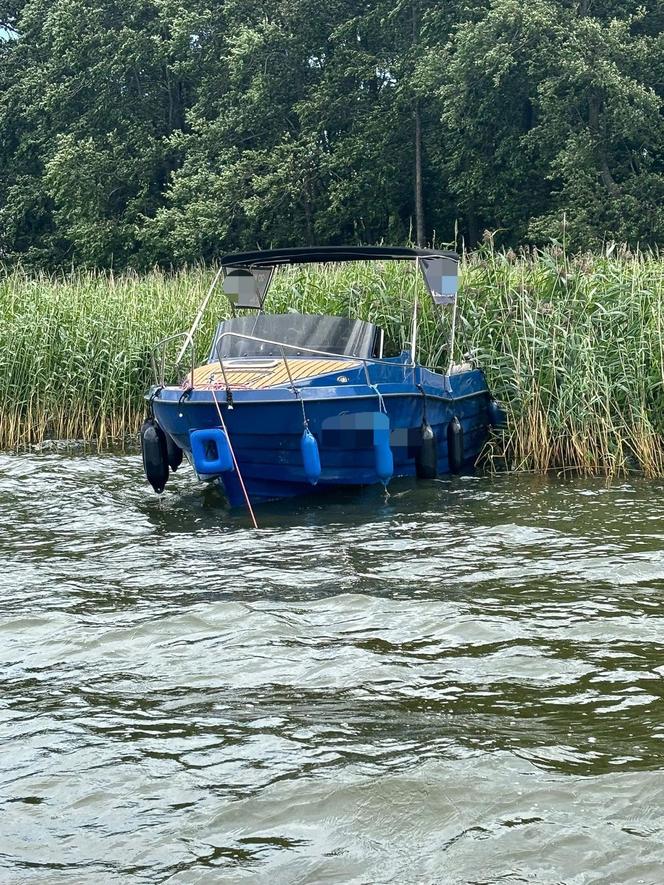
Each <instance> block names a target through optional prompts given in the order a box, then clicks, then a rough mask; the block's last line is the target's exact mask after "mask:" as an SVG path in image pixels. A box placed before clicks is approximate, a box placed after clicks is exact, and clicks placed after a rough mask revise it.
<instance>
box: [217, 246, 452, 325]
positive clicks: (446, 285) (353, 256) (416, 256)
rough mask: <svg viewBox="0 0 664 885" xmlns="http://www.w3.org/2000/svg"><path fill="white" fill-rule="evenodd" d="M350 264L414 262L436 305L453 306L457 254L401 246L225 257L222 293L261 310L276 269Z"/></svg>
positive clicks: (304, 249) (308, 249)
mask: <svg viewBox="0 0 664 885" xmlns="http://www.w3.org/2000/svg"><path fill="white" fill-rule="evenodd" d="M349 261H414V262H415V263H416V264H417V265H418V266H419V267H420V270H421V271H422V275H423V277H424V282H425V283H426V287H427V289H428V290H429V292H430V294H431V297H432V298H433V300H434V301H435V302H436V304H452V303H453V302H454V298H455V296H456V291H457V267H458V263H459V256H458V255H457V253H456V252H447V251H437V250H433V249H409V248H406V247H403V246H307V247H299V248H295V249H265V250H263V251H260V252H239V253H237V254H235V255H224V257H223V258H222V259H221V269H222V271H223V274H224V292H225V293H226V294H227V295H228V297H229V298H230V300H231V302H232V303H233V305H234V306H235V307H241V308H250V309H251V308H253V309H254V310H262V308H263V304H264V302H265V299H266V297H267V293H268V290H269V288H270V283H271V281H272V275H273V273H274V271H275V269H276V268H277V267H283V266H287V265H294V264H322V263H325V262H333V263H345V262H349Z"/></svg>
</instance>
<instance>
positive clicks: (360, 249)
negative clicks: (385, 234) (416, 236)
mask: <svg viewBox="0 0 664 885" xmlns="http://www.w3.org/2000/svg"><path fill="white" fill-rule="evenodd" d="M416 258H451V259H452V260H453V261H458V260H459V256H458V255H457V253H456V252H447V251H444V250H438V249H436V250H433V249H409V248H407V247H405V246H300V247H297V248H293V249H263V250H261V251H260V252H238V253H236V254H235V255H224V257H223V258H222V259H221V265H222V267H229V268H230V267H244V268H252V267H278V266H279V265H282V264H314V263H318V262H321V263H322V262H325V261H333V262H346V261H381V260H382V261H414V260H415V259H416Z"/></svg>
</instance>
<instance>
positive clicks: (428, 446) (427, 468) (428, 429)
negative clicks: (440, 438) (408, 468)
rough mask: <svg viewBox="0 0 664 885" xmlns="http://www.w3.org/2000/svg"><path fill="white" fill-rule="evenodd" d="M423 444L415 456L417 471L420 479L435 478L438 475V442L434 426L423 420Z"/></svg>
mask: <svg viewBox="0 0 664 885" xmlns="http://www.w3.org/2000/svg"><path fill="white" fill-rule="evenodd" d="M421 433H422V444H421V446H420V448H419V449H418V450H417V456H416V458H415V472H416V473H417V476H418V478H419V479H435V478H436V477H437V476H438V444H437V442H436V434H435V433H434V432H433V427H432V426H431V425H430V424H429V422H428V421H423V422H422V427H421Z"/></svg>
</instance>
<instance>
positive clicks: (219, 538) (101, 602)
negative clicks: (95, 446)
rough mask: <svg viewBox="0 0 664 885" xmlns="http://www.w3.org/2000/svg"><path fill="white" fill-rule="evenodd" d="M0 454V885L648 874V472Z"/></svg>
mask: <svg viewBox="0 0 664 885" xmlns="http://www.w3.org/2000/svg"><path fill="white" fill-rule="evenodd" d="M390 492H391V495H390V497H389V498H387V499H385V496H384V495H383V494H382V493H381V492H379V491H377V490H375V489H369V490H366V491H363V492H360V493H356V494H345V495H341V496H337V497H333V498H330V499H328V500H325V501H324V500H322V499H312V500H308V501H299V502H295V503H293V502H291V503H288V504H279V505H267V506H264V507H262V508H259V509H258V511H257V516H258V520H259V524H260V530H259V531H257V532H256V531H253V530H251V529H250V528H249V527H248V521H247V518H246V516H245V514H244V513H242V512H235V511H234V512H232V513H229V512H228V510H227V509H226V507H225V505H224V502H223V499H222V498H221V497H220V496H219V494H218V493H217V492H216V491H214V490H207V492H206V491H204V490H203V489H202V487H201V486H198V485H196V484H195V483H194V482H193V477H192V474H191V472H190V471H189V470H188V469H187V470H184V469H183V470H182V471H181V472H178V474H177V476H176V477H175V478H174V481H173V482H172V483H171V484H170V485H169V487H168V489H167V492H166V494H165V495H164V496H163V497H162V498H161V499H158V498H157V497H156V496H154V495H153V493H152V492H151V490H150V489H149V487H148V486H147V485H146V484H145V483H144V480H143V477H142V472H141V466H140V459H139V458H138V457H136V456H135V455H124V456H118V455H104V456H86V455H71V454H70V455H67V454H58V453H54V452H53V453H46V454H44V453H40V454H31V455H21V456H0V508H1V510H0V512H1V514H2V517H1V519H2V531H1V533H0V563H1V568H0V591H1V592H0V608H1V618H0V679H1V681H2V686H1V689H2V690H1V693H0V779H1V787H0V881H2V882H11V883H13V882H21V883H23V882H31V881H35V882H39V883H67V885H72V883H79V882H80V883H87V882H94V883H97V882H100V883H105V882H145V883H154V882H165V881H168V882H170V883H191V882H204V883H207V882H214V883H216V882H229V883H235V882H238V883H240V882H257V883H260V882H267V883H270V885H277V883H336V882H339V883H349V882H358V883H362V882H367V883H376V882H377V883H387V882H390V883H419V882H424V883H444V885H449V883H451V885H455V883H500V885H508V883H510V885H511V883H533V882H535V883H547V885H549V883H566V885H580V883H584V885H585V883H607V885H608V883H656V885H661V883H662V882H664V701H663V694H664V484H663V483H662V482H661V481H660V482H647V481H644V480H640V479H630V480H621V481H617V482H614V483H612V484H609V485H607V483H606V482H605V481H604V480H601V479H579V478H576V479H562V478H549V479H544V478H533V477H529V476H518V477H507V476H505V477H494V478H491V477H470V478H450V479H444V480H441V481H437V482H429V483H420V484H416V483H414V482H403V481H402V482H398V483H394V484H393V485H392V486H391V487H390Z"/></svg>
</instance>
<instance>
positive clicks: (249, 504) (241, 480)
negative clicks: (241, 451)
mask: <svg viewBox="0 0 664 885" xmlns="http://www.w3.org/2000/svg"><path fill="white" fill-rule="evenodd" d="M211 392H212V399H213V400H214V404H215V406H216V407H217V413H218V415H219V420H220V421H221V429H222V430H223V431H224V433H225V434H226V439H227V440H228V448H229V449H230V450H231V458H232V459H233V464H234V465H235V470H236V471H237V478H238V479H239V480H240V486H241V487H242V494H243V495H244V500H245V501H246V504H247V510H248V511H249V516H251V521H252V522H253V524H254V528H255V529H257V528H258V523H257V522H256V517H255V515H254V510H253V507H252V506H251V501H250V500H249V494H248V492H247V488H246V486H245V484H244V480H243V479H242V473H241V472H240V465H239V464H238V463H237V458H236V457H235V449H234V448H233V443H232V442H231V437H230V434H229V433H228V428H227V427H226V422H225V421H224V416H223V415H222V414H221V408H220V406H219V401H218V400H217V394H216V393H215V390H214V388H212V389H211Z"/></svg>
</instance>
